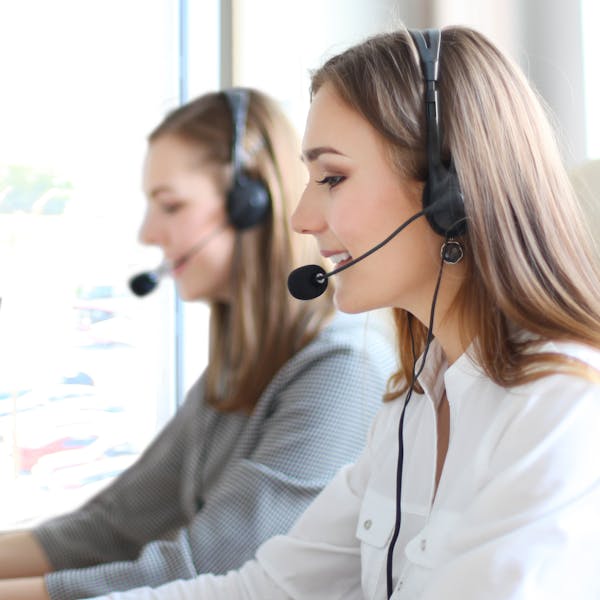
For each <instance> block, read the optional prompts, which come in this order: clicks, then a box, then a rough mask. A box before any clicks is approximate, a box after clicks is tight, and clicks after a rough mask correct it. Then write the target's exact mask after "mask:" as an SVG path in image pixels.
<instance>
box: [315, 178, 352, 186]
mask: <svg viewBox="0 0 600 600" xmlns="http://www.w3.org/2000/svg"><path fill="white" fill-rule="evenodd" d="M344 179H346V178H345V177H344V176H343V175H328V176H327V177H323V179H319V180H317V181H316V183H318V184H319V185H327V186H328V187H329V189H331V188H334V187H335V186H336V185H339V184H340V183H342V181H344Z"/></svg>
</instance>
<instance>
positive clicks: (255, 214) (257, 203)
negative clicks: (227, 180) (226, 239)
mask: <svg viewBox="0 0 600 600" xmlns="http://www.w3.org/2000/svg"><path fill="white" fill-rule="evenodd" d="M269 209H270V198H269V192H268V191H267V189H266V188H265V186H264V185H263V183H262V182H260V181H258V180H256V179H251V178H249V177H247V176H246V175H245V174H244V173H238V174H237V176H236V177H235V180H234V182H233V185H232V186H231V189H230V190H229V192H228V194H227V214H228V215H229V221H230V222H231V224H232V225H233V226H234V227H235V228H236V229H248V228H249V227H254V226H255V225H258V224H259V223H261V222H263V221H264V220H265V219H266V218H267V215H268V214H269Z"/></svg>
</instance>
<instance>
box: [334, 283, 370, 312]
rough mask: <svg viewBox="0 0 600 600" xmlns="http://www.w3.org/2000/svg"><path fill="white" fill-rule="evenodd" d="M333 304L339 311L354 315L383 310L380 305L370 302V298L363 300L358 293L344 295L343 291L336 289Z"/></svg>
mask: <svg viewBox="0 0 600 600" xmlns="http://www.w3.org/2000/svg"><path fill="white" fill-rule="evenodd" d="M333 303H334V304H335V307H336V308H337V309H338V310H339V311H341V312H344V313H348V314H352V315H354V314H357V313H363V312H368V311H370V310H375V309H376V308H381V306H380V305H379V304H377V303H373V302H370V301H369V299H368V298H361V297H360V295H359V294H357V293H356V291H352V292H349V293H346V294H344V292H343V290H341V289H336V291H335V293H334V295H333Z"/></svg>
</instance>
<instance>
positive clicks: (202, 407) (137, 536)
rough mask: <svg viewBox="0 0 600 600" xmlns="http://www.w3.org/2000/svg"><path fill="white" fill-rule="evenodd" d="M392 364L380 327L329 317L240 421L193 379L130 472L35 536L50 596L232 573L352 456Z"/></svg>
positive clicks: (387, 341) (370, 321)
mask: <svg viewBox="0 0 600 600" xmlns="http://www.w3.org/2000/svg"><path fill="white" fill-rule="evenodd" d="M394 367H395V359H394V349H393V346H392V343H391V340H390V338H389V337H388V334H387V333H386V332H385V326H384V325H382V323H381V321H380V320H378V319H376V318H375V317H372V316H371V317H368V318H366V319H365V316H364V315H357V316H348V315H338V316H336V318H335V319H334V320H333V321H332V323H331V324H330V325H329V326H328V327H326V328H325V329H324V330H323V331H322V332H321V334H320V335H319V336H318V337H317V338H316V339H315V340H314V341H313V342H312V343H311V344H309V345H308V346H307V347H305V348H304V349H303V350H302V351H300V352H299V353H298V354H297V355H296V356H294V357H292V358H291V359H290V360H289V361H288V362H287V363H286V364H285V365H284V366H283V367H282V368H281V369H280V371H279V372H278V373H277V374H276V376H275V377H274V379H273V380H272V381H271V383H270V384H269V385H268V387H267V388H266V389H265V391H264V392H263V394H262V396H261V398H260V400H259V402H258V404H257V406H256V408H255V410H254V412H253V413H252V414H251V415H249V416H248V415H241V414H231V413H219V412H217V411H215V410H214V409H212V408H211V407H209V406H207V405H206V404H205V403H203V399H202V378H200V379H199V380H198V381H197V382H196V384H195V385H194V386H193V387H192V388H191V390H190V391H189V393H188V395H187V398H186V401H185V403H184V405H183V406H182V407H181V408H180V410H179V411H178V412H177V414H176V415H175V416H174V417H173V418H172V420H171V421H170V422H169V423H168V424H167V425H166V427H165V428H164V429H163V430H162V432H161V433H160V434H159V435H158V436H157V438H156V439H155V440H154V442H153V443H151V445H150V446H149V447H148V449H147V450H146V451H145V452H144V453H143V455H142V456H141V457H140V459H139V460H138V461H137V462H136V463H135V464H134V465H133V466H132V467H130V468H129V469H128V470H127V471H126V472H124V473H123V474H122V475H121V476H120V477H119V478H117V480H116V481H115V482H114V483H112V484H111V485H110V486H109V487H108V488H106V489H105V490H103V491H102V492H100V493H99V494H98V495H97V496H96V497H94V498H93V499H92V500H90V501H89V502H88V503H87V504H85V505H84V506H83V507H82V508H80V509H79V510H77V511H75V512H73V513H70V514H67V515H64V516H61V517H58V518H55V519H53V520H51V521H48V522H46V523H44V524H42V525H41V526H39V527H38V528H36V529H35V530H34V534H35V535H36V536H37V538H38V539H39V541H40V542H41V544H42V546H43V547H44V549H45V551H46V552H47V554H48V557H49V559H50V562H51V564H52V565H53V568H54V569H55V570H56V572H53V573H51V574H49V575H47V576H46V578H45V579H46V585H47V588H48V591H49V594H50V597H51V598H52V600H59V599H60V600H67V599H72V598H82V597H90V596H96V595H102V594H106V593H108V592H109V591H115V590H119V591H121V590H127V589H131V588H134V587H139V586H142V585H148V586H158V585H160V584H162V583H165V582H167V581H170V580H173V579H180V578H182V579H188V578H191V577H194V576H195V575H197V574H199V573H215V574H220V573H224V572H226V571H228V570H230V569H234V568H237V567H239V566H241V565H242V564H243V563H244V562H245V561H246V560H248V559H250V558H252V556H253V555H254V552H255V550H256V548H257V547H258V546H259V545H260V544H261V543H262V542H263V541H265V540H266V539H268V538H269V537H272V536H273V535H276V534H279V533H284V532H286V531H287V530H288V529H289V527H290V526H291V525H292V523H293V522H294V521H295V519H296V518H297V517H298V516H299V514H300V513H301V512H302V511H303V510H304V509H305V508H306V507H307V505H308V504H309V503H310V502H311V500H312V499H313V498H314V497H315V496H316V495H317V493H318V492H319V491H320V490H321V489H322V488H323V487H324V486H325V484H326V483H327V482H328V481H329V480H330V479H331V477H332V476H333V475H334V473H335V472H336V471H337V470H338V468H339V467H340V466H342V465H344V464H347V463H349V462H352V461H353V460H354V459H355V458H356V456H357V455H358V453H359V451H360V449H361V448H362V446H363V444H364V441H365V436H366V432H367V429H368V426H369V424H370V421H371V419H372V417H373V415H374V414H375V412H376V410H377V408H378V407H379V405H380V403H381V396H382V393H383V391H384V389H385V383H386V380H387V377H388V376H389V375H390V374H391V372H392V370H393V369H394ZM93 565H95V566H93Z"/></svg>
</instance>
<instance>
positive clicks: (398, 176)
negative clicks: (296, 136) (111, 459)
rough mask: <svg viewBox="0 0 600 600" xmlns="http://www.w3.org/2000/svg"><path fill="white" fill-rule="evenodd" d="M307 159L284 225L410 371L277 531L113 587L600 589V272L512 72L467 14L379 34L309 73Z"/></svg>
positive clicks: (235, 593)
mask: <svg viewBox="0 0 600 600" xmlns="http://www.w3.org/2000/svg"><path fill="white" fill-rule="evenodd" d="M438 53H439V60H438ZM365 80H367V81H368V82H369V85H368V86H365V85H364V82H365ZM303 157H304V160H305V162H306V164H307V165H308V169H309V172H310V180H309V183H308V185H307V187H306V189H305V191H304V193H303V196H302V199H301V201H300V204H299V205H298V207H297V209H296V211H295V214H294V217H293V224H294V227H295V229H296V230H297V231H298V232H301V233H304V234H311V235H312V236H314V237H315V238H316V240H317V242H318V244H319V247H320V248H321V252H322V254H330V253H333V255H334V256H336V263H337V265H336V269H334V271H335V272H337V279H336V284H337V285H336V289H335V296H334V298H335V302H336V304H337V306H338V307H339V308H340V309H341V310H343V311H347V312H359V311H367V310H370V309H373V308H376V307H382V306H392V307H393V309H394V314H395V328H396V333H397V335H398V349H399V354H400V358H401V360H400V362H399V364H400V365H401V366H403V367H404V368H403V369H401V370H399V371H398V372H397V373H396V375H395V377H394V378H393V380H392V382H393V386H392V387H391V389H390V390H389V393H388V394H387V400H388V401H387V402H386V404H384V406H383V407H382V408H381V410H380V412H379V414H378V416H377V417H376V419H375V421H374V423H373V426H372V429H371V432H370V436H369V440H368V444H367V447H366V449H365V450H364V452H363V453H362V455H361V456H360V458H359V459H358V460H357V461H356V463H355V464H354V465H352V466H347V467H344V468H342V470H341V471H340V472H339V473H338V475H337V476H336V477H335V478H334V479H333V480H332V482H331V483H330V484H329V485H328V486H327V487H326V488H325V490H324V491H323V492H322V493H321V494H320V495H319V496H318V497H317V499H316V500H315V501H314V502H313V503H312V504H311V506H310V507H309V508H308V509H307V511H306V512H305V513H304V514H303V515H302V517H300V519H299V520H298V521H297V522H296V523H295V524H294V526H293V528H292V529H291V530H290V532H289V533H288V534H287V535H285V536H277V537H275V538H273V539H271V540H269V541H267V542H266V543H264V544H263V545H262V546H261V547H260V548H259V550H258V552H257V554H256V558H255V559H254V560H252V561H249V562H247V563H246V564H245V565H244V566H243V567H242V568H241V569H240V570H239V571H237V572H232V573H229V574H228V575H226V576H224V577H214V576H209V575H204V576H200V577H198V578H196V579H193V580H191V581H179V582H173V583H171V584H168V585H166V586H164V587H161V588H158V589H157V590H149V589H140V590H137V591H135V592H132V593H126V594H118V593H115V594H111V595H110V596H107V598H110V599H112V600H133V599H136V600H138V599H139V600H142V599H150V598H151V599H152V600H170V599H175V598H177V599H178V600H183V599H187V598H190V599H191V598H194V599H201V598H207V599H209V598H210V599H213V600H214V599H215V598H219V599H221V598H222V599H226V598H227V599H228V600H230V599H233V598H235V599H242V598H243V599H249V598H252V599H256V600H259V599H260V600H262V599H264V598H269V599H270V600H278V599H282V600H283V599H289V598H293V599H297V600H299V599H302V600H308V599H310V600H316V599H323V600H325V599H327V600H335V599H342V598H343V599H344V600H349V599H356V600H358V599H362V598H368V599H371V600H383V599H384V598H393V599H394V600H401V599H403V600H408V599H411V600H416V599H418V600H440V599H444V600H475V599H476V600H483V599H486V600H492V599H493V600H496V599H497V600H517V599H519V600H525V599H527V600H534V599H535V600H537V599H540V600H541V599H544V600H549V599H550V600H551V599H556V600H558V599H560V600H562V599H564V598H566V597H568V598H577V599H578V600H593V599H594V600H597V599H598V598H600V578H599V577H598V573H600V463H599V461H598V457H599V456H600V435H599V434H598V424H599V423H600V273H599V271H598V265H597V261H596V259H595V257H594V254H593V251H592V249H591V248H592V246H591V243H590V235H589V231H587V228H586V226H585V223H584V221H583V218H582V215H581V211H580V208H579V206H578V205H577V202H576V200H575V197H574V194H573V190H572V189H571V186H570V184H569V181H568V178H567V175H566V173H565V170H564V167H563V165H562V164H561V159H560V156H559V153H558V151H557V147H556V143H555V141H554V139H553V133H552V131H551V128H550V127H549V124H548V120H547V118H546V116H545V114H544V111H543V109H542V107H541V104H540V102H539V100H538V98H537V97H536V95H535V94H534V92H533V91H532V89H531V87H530V86H529V85H528V83H527V81H526V79H525V78H524V76H523V75H522V74H521V72H520V71H519V70H518V68H517V67H516V66H515V65H514V64H512V62H511V61H510V60H509V59H508V58H507V57H505V56H504V55H503V54H502V53H501V52H500V51H499V50H498V49H497V48H496V47H495V46H494V45H493V44H492V43H491V42H489V41H488V40H487V39H486V38H485V37H484V36H482V35H481V34H479V33H477V32H475V31H473V30H471V29H468V28H461V27H448V28H445V29H444V30H443V31H442V32H441V36H440V32H439V31H437V30H430V31H427V32H421V31H413V32H407V31H406V30H399V31H396V32H393V33H387V34H382V35H379V36H376V37H374V38H372V39H369V40H367V41H365V42H364V43H362V44H360V45H358V46H355V47H353V48H350V49H349V50H347V51H345V52H343V53H342V54H340V55H337V56H335V57H333V58H331V59H330V60H329V61H328V62H327V63H325V65H324V66H323V67H322V68H320V69H319V70H317V71H316V73H315V74H314V75H313V78H312V104H311V108H310V112H309V116H308V120H307V125H306V130H305V135H304V141H303ZM394 227H396V229H395V230H394ZM382 242H385V243H383V244H382ZM373 249H376V250H375V251H373ZM334 271H332V272H330V273H323V272H321V271H320V270H319V269H318V268H316V269H313V270H310V269H309V270H308V271H301V272H300V275H298V274H295V275H294V276H293V277H291V283H292V286H291V287H292V290H293V291H294V293H298V295H301V296H303V297H309V296H310V295H311V293H310V290H311V287H313V288H314V289H315V290H316V292H315V293H314V294H312V295H314V296H316V295H317V292H318V291H322V290H323V289H324V288H325V285H324V284H325V283H326V282H327V280H328V278H329V277H330V276H331V275H333V272H334ZM306 273H308V275H307V276H306V278H305V279H306V280H304V281H303V277H304V275H305V274H306Z"/></svg>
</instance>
